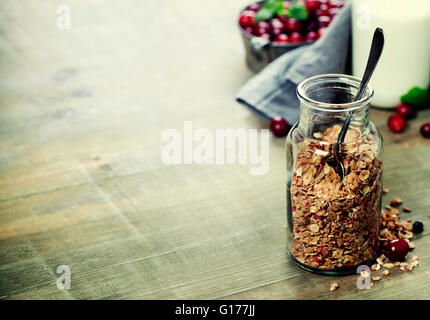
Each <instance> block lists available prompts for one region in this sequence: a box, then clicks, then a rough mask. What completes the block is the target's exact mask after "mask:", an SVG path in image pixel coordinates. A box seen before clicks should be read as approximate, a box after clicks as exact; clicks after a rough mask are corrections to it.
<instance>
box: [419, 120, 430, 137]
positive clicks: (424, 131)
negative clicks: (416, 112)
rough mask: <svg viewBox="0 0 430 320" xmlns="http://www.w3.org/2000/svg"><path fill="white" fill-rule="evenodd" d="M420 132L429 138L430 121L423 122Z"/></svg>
mask: <svg viewBox="0 0 430 320" xmlns="http://www.w3.org/2000/svg"><path fill="white" fill-rule="evenodd" d="M420 132H421V134H422V136H423V137H424V138H430V122H427V123H424V124H423V125H422V126H421V128H420Z"/></svg>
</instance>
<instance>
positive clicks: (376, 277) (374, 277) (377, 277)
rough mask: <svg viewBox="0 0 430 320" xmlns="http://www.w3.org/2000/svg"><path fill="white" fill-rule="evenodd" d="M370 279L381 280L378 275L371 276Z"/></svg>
mask: <svg viewBox="0 0 430 320" xmlns="http://www.w3.org/2000/svg"><path fill="white" fill-rule="evenodd" d="M372 280H373V281H379V280H381V277H380V276H372Z"/></svg>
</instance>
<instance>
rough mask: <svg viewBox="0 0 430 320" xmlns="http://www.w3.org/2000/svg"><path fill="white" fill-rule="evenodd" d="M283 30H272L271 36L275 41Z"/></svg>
mask: <svg viewBox="0 0 430 320" xmlns="http://www.w3.org/2000/svg"><path fill="white" fill-rule="evenodd" d="M282 31H283V30H282V29H279V28H272V29H270V34H271V35H272V38H273V39H276V38H277V37H278V36H279V35H280V34H281V33H282Z"/></svg>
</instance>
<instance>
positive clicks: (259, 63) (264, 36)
mask: <svg viewBox="0 0 430 320" xmlns="http://www.w3.org/2000/svg"><path fill="white" fill-rule="evenodd" d="M342 7H343V1H341V0H302V1H294V0H290V1H278V0H266V1H258V2H255V3H253V4H250V5H248V6H246V7H245V8H244V9H243V10H241V12H240V14H239V17H238V26H239V30H240V33H241V35H242V41H243V44H244V47H245V51H246V64H247V65H248V67H249V68H250V69H251V70H253V71H254V72H259V71H260V70H261V69H263V68H264V67H265V66H266V65H267V64H269V63H270V62H272V61H273V60H275V59H276V58H278V57H279V56H281V55H282V54H284V53H286V52H288V51H291V50H294V49H296V48H298V47H301V46H305V45H309V44H311V43H313V42H315V41H316V40H318V39H319V38H320V37H321V36H322V35H323V33H324V31H325V29H326V28H327V27H328V26H329V24H330V22H331V21H332V20H333V18H334V16H335V15H336V14H337V13H338V12H339V10H341V8H342Z"/></svg>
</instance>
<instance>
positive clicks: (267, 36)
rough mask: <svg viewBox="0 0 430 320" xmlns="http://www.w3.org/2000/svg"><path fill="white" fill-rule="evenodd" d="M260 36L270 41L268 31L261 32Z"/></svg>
mask: <svg viewBox="0 0 430 320" xmlns="http://www.w3.org/2000/svg"><path fill="white" fill-rule="evenodd" d="M260 38H264V39H266V40H267V41H270V40H271V38H272V37H271V36H270V34H268V33H263V34H262V35H260Z"/></svg>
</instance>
